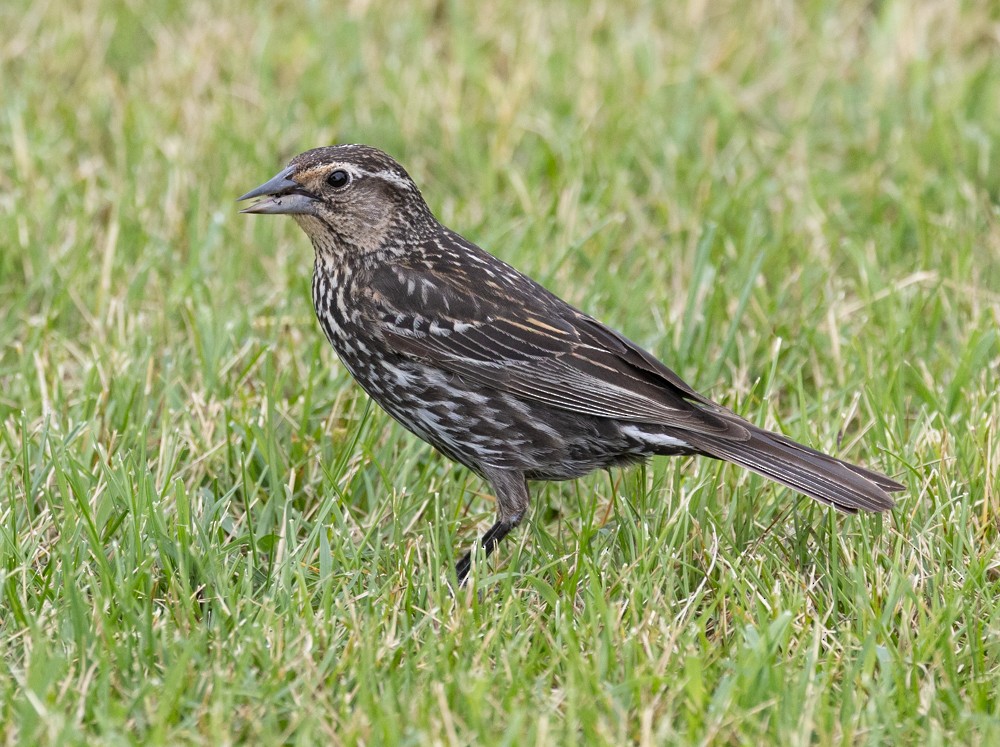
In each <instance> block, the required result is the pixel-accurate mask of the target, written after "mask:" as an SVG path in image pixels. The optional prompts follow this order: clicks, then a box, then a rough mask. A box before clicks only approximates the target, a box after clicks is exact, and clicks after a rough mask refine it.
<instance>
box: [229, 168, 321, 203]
mask: <svg viewBox="0 0 1000 747" xmlns="http://www.w3.org/2000/svg"><path fill="white" fill-rule="evenodd" d="M293 170H294V169H293V168H292V167H291V166H289V167H288V168H287V169H284V170H283V171H281V172H279V173H278V174H277V175H275V177H274V178H273V179H269V180H268V181H266V182H264V183H263V184H261V185H260V186H259V187H257V188H256V189H251V190H250V191H249V192H247V193H246V194H245V195H243V196H242V197H240V198H239V199H237V200H236V201H237V202H243V200H249V199H251V198H253V197H265V198H267V199H264V200H261V201H260V202H255V203H254V204H253V205H251V206H250V207H248V208H244V209H243V210H241V211H240V212H241V213H264V214H278V213H281V214H285V215H306V214H310V213H312V212H313V207H312V205H313V202H315V200H314V199H313V198H312V197H311V196H310V195H309V194H308V193H306V192H305V190H304V189H303V188H302V185H301V184H299V183H298V182H297V181H295V180H294V179H289V178H288V175H289V174H290V173H292V171H293Z"/></svg>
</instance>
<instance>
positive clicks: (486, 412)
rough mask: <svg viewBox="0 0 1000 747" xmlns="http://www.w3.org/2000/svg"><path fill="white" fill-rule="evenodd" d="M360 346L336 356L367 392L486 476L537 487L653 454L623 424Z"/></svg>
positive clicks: (406, 424) (419, 432)
mask: <svg viewBox="0 0 1000 747" xmlns="http://www.w3.org/2000/svg"><path fill="white" fill-rule="evenodd" d="M371 347H372V346H371V345H364V343H361V347H360V349H359V340H358V339H357V338H354V339H353V340H352V345H351V346H350V347H349V348H347V349H344V350H341V348H340V346H339V345H338V346H337V348H338V353H339V354H340V357H341V360H342V361H343V362H344V364H345V366H346V367H347V368H348V370H349V371H350V372H351V375H352V376H353V377H354V378H355V380H356V381H357V382H358V383H359V384H360V385H361V387H362V388H363V389H364V390H365V391H366V392H367V393H368V395H369V396H371V398H372V399H374V400H375V402H376V403H377V404H379V405H380V406H381V407H382V408H383V409H384V410H385V411H386V412H388V413H389V414H390V415H391V416H392V417H393V418H394V419H395V420H397V421H398V422H399V423H401V424H402V425H403V426H404V427H405V428H406V429H407V430H409V431H411V432H412V433H414V434H416V435H417V436H419V437H420V438H422V439H423V440H425V441H427V442H428V443H430V444H431V445H432V446H434V447H435V448H436V449H437V450H438V451H440V452H442V453H443V454H444V455H445V456H447V457H449V458H451V459H453V460H455V461H457V462H459V463H461V464H463V465H465V466H466V467H469V468H470V469H472V470H473V471H475V472H478V473H480V474H482V472H483V468H484V467H491V468H504V469H516V470H518V471H522V472H524V473H525V474H526V475H527V477H529V478H530V479H534V480H569V479H573V478H575V477H580V476H581V475H585V474H587V473H588V472H591V471H593V470H595V469H599V468H603V467H611V466H618V465H624V464H629V463H633V462H636V461H640V460H642V459H643V458H644V457H646V456H649V455H650V454H651V453H652V452H651V451H649V450H648V449H646V448H644V446H643V445H642V444H640V443H638V442H636V441H635V440H634V439H631V438H629V437H628V436H627V435H625V434H623V433H622V431H621V427H620V424H619V423H618V422H617V421H614V420H609V419H606V418H596V417H593V416H589V415H582V414H576V413H570V412H566V411H565V410H557V409H555V408H551V407H547V406H545V405H543V404H540V403H534V402H529V401H526V400H523V399H521V398H518V397H515V396H513V395H511V394H509V393H507V392H503V391H499V390H493V389H490V388H488V387H484V386H482V385H479V384H475V383H470V382H468V381H466V380H464V379H462V378H461V377H460V376H457V375H455V374H451V373H449V372H445V371H442V370H440V369H436V368H432V367H429V366H424V365H421V364H416V363H414V362H412V361H407V360H404V359H402V358H401V357H399V356H381V357H378V358H373V357H370V356H368V357H366V356H364V355H363V353H362V351H363V350H364V349H370V348H371Z"/></svg>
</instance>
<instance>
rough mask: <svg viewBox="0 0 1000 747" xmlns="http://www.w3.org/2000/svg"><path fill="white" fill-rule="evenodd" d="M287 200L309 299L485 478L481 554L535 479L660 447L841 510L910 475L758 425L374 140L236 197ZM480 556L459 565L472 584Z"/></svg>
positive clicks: (259, 207)
mask: <svg viewBox="0 0 1000 747" xmlns="http://www.w3.org/2000/svg"><path fill="white" fill-rule="evenodd" d="M251 199H256V200H257V201H256V202H254V203H252V204H251V205H249V206H248V207H246V208H245V209H243V210H242V211H241V212H243V213H253V214H266V215H273V214H281V215H290V216H291V217H292V218H293V219H294V220H295V222H296V223H297V224H298V225H299V227H300V228H302V230H303V231H304V232H305V233H306V235H307V236H308V237H309V240H310V241H311V242H312V246H313V250H314V264H313V276H312V302H313V306H314V308H315V312H316V316H317V319H318V320H319V324H320V326H321V327H322V330H323V332H324V334H325V335H326V338H327V339H328V340H329V342H330V344H331V345H332V346H333V348H334V349H335V350H336V352H337V355H338V357H339V358H340V361H341V362H342V363H343V365H344V366H345V367H346V368H347V370H348V371H349V372H350V374H351V376H352V377H353V378H354V380H355V381H356V382H357V383H358V384H360V386H361V388H362V389H363V390H364V391H365V392H367V394H368V396H369V397H370V398H371V399H373V400H374V401H375V402H376V403H378V404H379V405H380V406H381V407H382V408H383V409H384V410H385V411H386V412H387V413H388V414H389V415H390V416H392V417H393V418H394V419H395V420H397V421H398V422H399V423H400V424H401V425H402V426H403V427H404V428H406V429H407V430H408V431H410V432H412V433H414V434H415V435H417V436H418V437H420V438H422V439H423V440H424V441H426V442H428V443H430V444H431V445H432V446H433V447H434V448H435V449H437V450H438V451H439V452H440V453H442V454H443V455H444V456H446V457H448V458H449V459H451V460H453V461H455V462H458V463H459V464H462V465H464V466H465V467H467V468H468V469H470V470H471V471H472V472H474V473H475V474H477V475H478V476H479V477H481V478H482V479H483V480H485V481H486V483H487V484H488V485H489V486H490V488H491V490H492V492H493V493H494V495H495V498H496V520H495V522H494V523H493V524H492V525H491V526H490V527H489V529H488V530H487V531H486V532H485V534H483V535H482V537H481V539H480V540H479V544H480V545H481V547H482V550H483V551H484V553H485V556H486V557H488V556H489V555H490V554H491V553H492V552H493V551H494V550H495V549H496V548H497V546H498V545H499V543H500V542H501V540H503V539H504V537H506V536H507V535H508V534H509V533H510V532H511V531H512V530H513V529H514V528H515V527H517V526H518V525H519V524H520V523H521V522H522V521H523V519H524V518H525V515H526V513H527V511H528V507H529V485H528V483H529V481H532V482H533V481H558V480H571V479H575V478H578V477H581V476H583V475H586V474H588V473H590V472H592V471H594V470H597V469H609V468H613V467H624V466H627V465H630V464H635V463H640V462H643V461H645V460H646V459H648V458H650V457H654V456H661V455H663V456H677V455H692V456H694V455H697V456H704V457H710V458H713V459H717V460H722V461H724V462H730V463H732V464H736V465H739V466H740V467H743V468H745V469H747V470H750V471H751V472H755V473H757V474H759V475H762V476H764V477H766V478H769V479H770V480H773V481H775V482H777V483H780V484H782V485H785V486H787V487H789V488H791V489H792V490H794V491H797V492H798V493H801V494H804V495H807V496H809V497H811V498H814V499H816V500H817V501H820V502H821V503H824V504H827V505H829V506H832V507H833V508H835V509H838V510H839V511H842V512H846V513H857V512H858V511H866V512H876V513H877V512H884V511H889V510H890V509H892V508H893V507H894V501H893V499H892V498H891V497H890V495H889V494H890V493H893V492H896V491H900V490H903V489H904V485H902V484H901V483H899V482H897V481H896V480H894V479H892V478H890V477H889V476H887V475H885V474H882V473H880V472H876V471H874V470H870V469H867V468H865V467H861V466H858V465H855V464H851V463H849V462H846V461H843V460H841V459H837V458H836V457H833V456H829V455H827V454H824V453H822V452H820V451H817V450H815V449H812V448H810V447H808V446H805V445H803V444H800V443H797V442H795V441H793V440H792V439H790V438H788V437H787V436H784V435H782V434H780V433H775V432H770V431H767V430H764V429H762V428H760V427H758V426H756V425H753V424H752V423H750V422H749V421H747V420H745V419H744V418H742V417H740V416H739V415H737V414H736V413H734V412H732V411H731V410H729V409H728V408H726V407H724V406H722V405H720V404H717V403H716V402H714V401H712V400H711V399H709V398H708V397H706V396H704V395H702V394H700V393H698V392H697V391H695V390H694V389H693V388H692V387H691V386H689V385H688V384H687V383H685V382H684V381H683V380H682V379H681V378H680V377H679V376H678V375H677V374H676V373H674V372H673V371H672V370H670V369H669V368H667V366H666V365H665V364H664V363H662V362H661V361H660V360H659V359H658V358H657V357H655V356H654V355H653V354H652V353H650V352H648V351H646V350H644V349H643V348H642V347H640V346H639V345H638V344H636V343H635V342H632V341H631V340H629V339H628V338H627V337H625V336H624V335H623V334H622V333H620V332H618V331H616V330H614V329H612V328H611V327H609V326H607V325H605V324H603V323H601V322H600V321H598V320H597V319H596V318H594V317H592V316H590V315H588V314H586V313H584V312H583V311H580V310H579V309H577V308H575V307H573V306H571V305H570V304H569V303H567V302H566V301H563V300H562V299H561V298H559V297H558V296H556V295H555V294H554V293H552V292H550V291H549V290H547V289H546V288H544V287H542V285H540V284H539V283H537V282H535V281H534V280H532V279H531V278H530V277H528V276H527V275H525V274H523V273H521V272H519V271H518V270H516V269H515V268H514V267H512V266H511V265H509V264H507V263H506V262H503V261H502V260H500V259H498V258H497V257H495V256H493V255H492V254H490V253H488V252H486V251H485V250H483V249H481V248H480V247H478V246H477V245H476V244H474V243H472V242H471V241H469V240H468V239H466V238H464V237H463V236H461V235H460V234H458V233H457V232H455V231H453V230H451V229H450V228H448V227H446V226H444V225H442V224H441V223H440V222H439V221H438V220H437V218H435V216H434V214H433V213H432V211H431V209H430V208H429V207H428V205H427V202H426V201H425V199H424V197H423V195H422V194H421V192H420V190H419V189H418V187H417V185H416V184H415V183H414V181H413V179H411V178H410V175H409V174H408V173H407V172H406V171H405V170H404V168H403V167H402V166H401V165H400V164H399V163H397V162H396V160H394V159H393V158H392V157H391V156H389V155H387V154H386V153H384V152H382V151H381V150H378V149H377V148H374V147H371V146H366V145H356V144H345V145H332V146H327V147H321V148H315V149H312V150H308V151H306V152H304V153H301V154H299V155H297V156H295V157H294V158H292V159H291V161H290V162H289V163H288V165H287V166H286V167H285V168H284V169H282V170H281V171H280V172H279V173H278V174H277V175H275V176H274V177H273V178H271V179H269V180H268V181H266V182H264V183H263V184H261V185H260V186H259V187H257V188H255V189H252V190H250V191H249V192H247V193H246V194H244V195H243V196H242V197H240V198H239V199H238V200H237V201H238V202H242V201H245V200H251ZM473 558H474V554H473V552H472V551H471V550H470V551H469V552H467V553H465V554H464V556H462V558H461V559H460V560H459V561H458V563H457V564H456V566H455V577H456V580H457V581H458V583H459V585H462V584H464V583H465V581H466V578H467V577H468V575H469V572H470V569H471V567H472V563H473Z"/></svg>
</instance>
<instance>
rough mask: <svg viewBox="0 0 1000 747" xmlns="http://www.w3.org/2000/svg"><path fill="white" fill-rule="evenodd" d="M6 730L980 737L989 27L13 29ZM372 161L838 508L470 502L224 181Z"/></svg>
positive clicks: (113, 9) (686, 18) (945, 20)
mask: <svg viewBox="0 0 1000 747" xmlns="http://www.w3.org/2000/svg"><path fill="white" fill-rule="evenodd" d="M0 23H2V24H3V29H4V30H3V32H2V33H0V92H2V94H0V738H2V739H3V741H5V742H7V743H22V744H32V745H50V744H51V745H55V744H58V745H66V744H80V745H83V744H88V745H89V744H132V743H144V744H180V743H190V744H206V745H221V744H235V743H259V744H275V743H288V744H303V745H311V744H339V743H343V744H353V743H365V744H415V745H416V744H468V743H475V744H506V745H525V744H539V745H544V744H580V745H584V744H586V745H591V744H610V745H621V744H625V743H633V742H634V743H639V744H771V743H773V744H791V745H812V744H819V745H827V744H837V745H853V744H863V743H871V744H919V745H934V744H949V745H952V744H984V745H986V744H996V743H998V742H1000V551H998V544H1000V542H998V530H1000V395H998V391H997V390H998V386H1000V332H998V329H1000V211H998V207H997V206H998V200H1000V7H998V6H997V5H996V4H995V3H989V2H971V1H970V2H960V1H958V0H926V1H925V2H909V3H908V2H903V0H885V2H868V1H861V0H844V1H840V2H834V1H832V0H831V1H829V2H827V1H825V0H806V2H792V1H791V0H754V1H752V2H744V1H743V0H721V1H720V2H716V3H706V2H700V1H698V0H691V1H690V2H681V3H662V2H653V1H652V0H651V1H649V2H640V1H639V0H636V1H635V2H632V1H630V0H625V1H624V2H618V3H606V2H595V3H578V2H569V1H568V0H561V1H559V0H557V1H556V2H551V3H537V4H523V3H514V2H497V3H484V4H472V3H461V2H448V1H447V0H438V1H437V2H422V3H413V4H406V5H404V4H401V3H392V2H388V1H386V2H381V1H380V0H371V1H364V0H361V1H358V2H350V3H322V2H310V3H305V2H292V1H291V0H288V1H287V2H282V1H279V2H271V3H254V4H248V3H238V2H235V0H220V1H219V2H192V3H186V4H182V3H173V2H168V1H167V0H159V1H158V2H157V1H152V2H145V3H142V2H138V1H137V0H121V1H120V2H113V1H112V0H76V1H75V2H71V3H46V2H30V1H29V0H10V1H8V2H4V3H3V4H2V6H0ZM335 142H366V143H369V144H372V145H376V146H378V147H380V148H382V149H384V150H386V151H388V152H389V153H391V154H393V155H394V156H395V157H396V158H397V159H398V160H399V161H400V162H401V163H403V164H404V165H405V166H406V167H407V169H408V170H409V172H410V173H411V175H412V176H413V177H414V179H415V180H416V181H417V183H418V184H419V185H420V186H421V188H422V190H423V192H424V195H425V197H426V198H427V201H428V203H429V205H430V206H431V208H432V209H433V210H434V211H435V213H436V214H437V215H438V217H439V218H440V219H441V220H442V221H443V222H444V223H446V224H447V225H449V226H451V227H452V228H454V229H456V230H458V231H460V232H461V233H463V234H464V235H466V236H467V237H469V238H470V239H472V240H474V241H476V242H477V243H479V244H480V245H481V246H483V247H484V248H486V249H488V250H490V251H492V252H493V253H494V254H496V255H498V256H500V257H501V258H502V259H504V260H505V261H508V262H510V263H512V264H514V265H515V266H517V267H519V268H520V269H522V270H524V271H525V272H527V273H528V274H530V275H532V276H533V277H535V278H537V279H538V280H539V281H541V282H542V283H543V284H545V285H547V286H548V287H549V288H551V289H552V290H554V291H555V292H557V293H558V294H559V295H561V296H563V297H564V298H566V299H567V300H569V301H570V302H571V303H573V304H574V305H577V306H579V307H581V308H583V309H585V310H586V311H588V312H589V313H591V314H593V315H595V316H597V317H599V318H601V319H603V320H604V321H606V322H607V323H609V324H610V325H612V326H614V327H616V328H617V329H620V330H622V331H623V332H625V333H626V334H627V335H628V336H629V337H631V338H632V339H634V340H636V341H637V342H639V343H640V344H642V345H643V346H644V347H646V348H647V349H649V350H651V351H653V352H654V353H656V354H657V355H658V356H659V357H660V358H661V359H663V360H664V361H665V362H666V363H667V364H668V365H669V366H670V367H671V368H673V369H674V370H676V371H677V372H678V373H680V374H681V375H682V376H683V377H684V378H685V379H686V380H687V381H689V382H690V383H691V384H692V385H694V386H695V387H696V388H698V389H700V390H701V391H704V392H706V393H708V394H710V395H711V396H712V397H714V398H715V399H717V400H719V401H721V402H723V403H725V404H726V405H727V406H729V407H731V408H733V409H735V410H736V411H737V412H739V413H741V414H743V415H744V416H745V417H747V418H749V419H750V420H752V421H754V422H756V423H759V424H762V425H765V426H767V427H769V428H777V429H780V430H782V431H783V432H785V433H787V434H788V435H790V436H792V437H793V438H795V439H797V440H800V441H804V442H806V443H809V444H811V445H813V446H815V447H817V448H821V449H823V450H826V451H828V452H831V453H835V454H838V455H841V456H843V457H844V458H848V459H851V460H854V461H857V462H859V463H863V464H866V465H869V466H871V467H873V468H877V469H881V470H884V471H886V472H888V473H889V474H891V475H893V476H894V477H896V478H897V479H899V480H901V481H902V482H905V483H906V485H907V489H906V491H905V492H902V493H899V494H897V497H898V506H897V508H896V509H895V510H894V511H893V512H892V513H890V514H886V515H884V516H856V517H849V516H843V515H837V514H835V513H834V512H832V511H830V510H828V509H826V508H824V507H822V506H820V505H819V504H816V503H814V502H812V501H809V500H808V499H805V498H801V497H800V496H798V495H795V494H794V493H792V492H790V491H788V490H786V489H783V488H780V487H778V486H775V485H774V484H773V483H769V482H767V481H765V480H762V479H760V478H757V477H755V476H752V475H749V474H748V473H746V472H743V471H741V470H739V469H737V468H734V467H727V466H724V465H721V464H720V463H718V462H713V461H710V460H705V459H701V460H699V459H658V460H655V461H652V462H650V463H649V464H648V465H646V466H645V467H642V468H635V469H631V470H626V471H612V472H611V473H610V474H609V473H597V474H594V475H591V476H590V477H588V478H585V479H581V480H578V481H575V482H569V483H558V484H556V483H553V484H546V485H536V486H535V487H534V490H533V493H534V503H533V510H532V512H531V515H530V519H529V521H528V522H527V523H526V525H525V526H524V527H523V528H522V529H520V530H519V531H518V532H517V533H516V534H515V535H514V536H513V539H512V540H508V541H507V542H506V543H505V544H504V545H502V546H501V548H500V549H499V550H498V552H497V553H496V554H495V556H494V557H493V558H492V559H491V560H490V562H489V563H487V564H483V565H480V566H479V567H478V568H477V572H476V575H475V577H474V578H473V580H472V583H471V584H470V585H469V587H468V588H466V589H463V590H460V591H459V592H458V593H457V594H455V593H453V592H452V590H451V588H450V586H449V573H450V568H451V566H452V564H453V563H454V562H455V560H456V558H457V557H458V556H459V555H460V554H461V553H462V552H464V551H465V550H466V549H467V548H469V547H470V545H471V543H472V542H473V541H474V538H475V537H476V536H477V535H478V534H480V533H481V532H482V531H483V530H484V529H485V528H486V527H487V526H488V525H489V524H490V523H491V521H492V519H493V509H494V506H493V498H492V497H491V496H490V495H489V493H488V490H487V488H486V486H485V485H484V484H483V483H481V482H480V481H479V479H478V478H476V477H475V476H473V475H471V474H470V473H468V472H467V471H466V470H464V469H463V468H461V467H458V466H455V465H453V464H451V463H450V462H448V461H447V460H446V459H444V458H442V457H440V456H438V455H437V454H436V453H434V452H433V451H432V450H431V449H430V447H428V446H426V445H425V444H424V443H422V442H421V441H419V440H418V439H416V438H415V437H413V436H411V435H409V434H408V433H406V432H405V431H403V430H402V429H401V428H400V427H399V426H397V425H395V424H394V423H393V421H391V420H390V419H389V418H388V417H387V416H386V415H385V414H384V413H382V412H381V411H380V410H378V408H377V407H375V406H374V405H372V404H371V403H370V402H369V401H368V400H367V398H366V397H365V395H364V394H363V393H362V392H361V390H360V389H359V388H358V387H357V386H356V385H354V384H353V382H352V381H351V379H350V377H349V375H348V374H347V372H346V371H345V370H344V369H343V367H342V366H341V365H340V364H339V363H338V361H337V359H336V356H335V355H334V353H333V351H332V350H331V349H329V348H328V346H327V344H326V342H325V340H324V339H323V336H322V334H321V332H320V330H319V326H318V324H317V322H316V320H315V318H314V316H313V311H312V306H311V301H310V292H309V288H310V276H311V270H312V250H311V248H310V246H309V242H308V240H307V239H306V237H305V236H304V235H303V234H302V233H301V231H299V229H298V228H297V227H296V226H295V225H294V223H293V222H292V221H291V220H289V219H287V218H266V219H265V218H259V217H254V216H244V215H240V214H239V213H238V206H237V205H236V204H235V203H234V200H235V198H236V197H237V196H238V195H240V194H242V193H243V192H245V191H247V190H248V189H251V188H252V187H255V186H256V185H258V184H260V183H261V182H262V181H264V180H265V179H267V178H270V177H271V176H272V175H273V174H274V173H276V172H277V171H278V170H279V169H280V168H281V167H282V166H283V165H284V163H285V162H286V161H287V160H288V158H290V157H291V156H292V155H294V154H295V153H298V152H299V151H302V150H306V149H308V148H312V147H315V146H318V145H326V144H330V143H335Z"/></svg>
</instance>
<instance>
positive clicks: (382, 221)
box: [238, 145, 434, 252]
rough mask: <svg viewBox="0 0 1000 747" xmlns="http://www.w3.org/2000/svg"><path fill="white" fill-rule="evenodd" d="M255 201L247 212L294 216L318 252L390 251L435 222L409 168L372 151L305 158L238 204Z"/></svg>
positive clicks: (339, 148) (344, 148) (346, 149)
mask: <svg viewBox="0 0 1000 747" xmlns="http://www.w3.org/2000/svg"><path fill="white" fill-rule="evenodd" d="M254 197H260V198H263V199H261V200H259V201H258V202H255V203H254V204H253V205H251V206H250V207H248V208H245V209H244V210H243V211H242V212H244V213H264V214H284V215H291V216H292V217H293V218H295V221H296V222H297V223H298V224H299V226H301V227H302V230H303V231H305V232H306V234H307V235H308V236H309V238H310V239H311V240H312V242H313V246H314V247H315V248H316V250H317V251H333V252H337V251H343V250H345V249H352V248H353V249H356V250H360V251H363V252H368V251H377V250H379V249H380V248H389V246H388V245H390V244H393V243H396V242H399V241H403V242H404V243H405V241H406V240H407V239H408V238H409V239H411V240H412V236H413V232H414V231H416V232H420V229H422V228H423V227H424V225H425V224H426V222H427V221H428V220H429V221H431V222H433V220H434V219H433V217H432V216H431V214H430V210H429V209H428V208H427V204H426V203H425V202H424V199H423V197H422V196H421V195H420V190H418V189H417V186H416V184H414V183H413V180H412V179H410V176H409V174H407V173H406V171H405V170H404V169H403V167H402V166H400V165H399V164H398V163H396V161H394V160H393V159H392V158H391V157H389V156H387V155H386V154H385V153H383V152H382V151H380V150H378V149H376V148H371V147H368V146H366V145H333V146H329V147H326V148H315V149H313V150H309V151H306V152H305V153H300V154H299V155H297V156H295V158H293V159H292V160H291V161H290V162H289V164H288V166H287V167H285V168H284V169H282V170H281V171H280V172H278V174H277V175H276V176H274V177H273V178H272V179H270V180H268V181H266V182H264V183H263V184H261V185H260V186H259V187H257V188H256V189H251V190H250V191H249V192H247V193H246V194H245V195H243V196H242V197H240V198H239V200H238V201H242V200H249V199H251V198H254Z"/></svg>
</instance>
